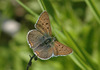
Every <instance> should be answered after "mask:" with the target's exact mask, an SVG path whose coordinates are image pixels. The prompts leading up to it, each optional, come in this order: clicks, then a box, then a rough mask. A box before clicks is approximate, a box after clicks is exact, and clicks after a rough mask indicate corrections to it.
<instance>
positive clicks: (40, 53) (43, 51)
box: [33, 44, 53, 60]
mask: <svg viewBox="0 0 100 70" xmlns="http://www.w3.org/2000/svg"><path fill="white" fill-rule="evenodd" d="M33 51H34V53H35V54H36V55H37V57H39V58H40V59H42V60H47V59H49V58H50V57H52V54H53V47H51V45H48V46H47V45H45V44H44V45H40V46H38V47H37V48H36V49H34V50H33Z"/></svg>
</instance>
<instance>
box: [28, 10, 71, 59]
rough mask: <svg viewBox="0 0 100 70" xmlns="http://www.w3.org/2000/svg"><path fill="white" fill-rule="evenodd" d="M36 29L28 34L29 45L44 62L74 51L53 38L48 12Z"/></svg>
mask: <svg viewBox="0 0 100 70" xmlns="http://www.w3.org/2000/svg"><path fill="white" fill-rule="evenodd" d="M35 28H36V29H33V30H30V31H29V32H28V35H27V37H28V39H27V41H28V43H29V46H30V48H32V49H33V52H34V53H35V54H36V56H37V57H38V58H40V59H42V60H47V59H49V58H51V57H53V56H62V55H68V54H70V53H72V49H71V48H69V47H67V46H65V45H63V44H61V43H60V42H58V41H55V38H54V37H52V36H51V35H52V32H51V27H50V21H49V16H48V13H47V12H46V11H44V12H43V13H42V14H41V15H40V17H39V19H38V21H37V23H36V24H35Z"/></svg>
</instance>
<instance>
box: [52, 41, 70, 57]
mask: <svg viewBox="0 0 100 70" xmlns="http://www.w3.org/2000/svg"><path fill="white" fill-rule="evenodd" d="M53 50H54V55H55V56H59V55H68V54H70V53H72V49H71V48H69V47H67V46H65V45H63V44H61V43H60V42H58V41H55V42H54V47H53Z"/></svg>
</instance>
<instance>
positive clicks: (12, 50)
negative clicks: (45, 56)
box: [0, 0, 100, 70]
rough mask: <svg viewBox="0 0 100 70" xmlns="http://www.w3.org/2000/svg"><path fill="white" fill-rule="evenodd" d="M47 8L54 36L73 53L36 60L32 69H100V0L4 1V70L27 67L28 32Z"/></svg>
mask: <svg viewBox="0 0 100 70" xmlns="http://www.w3.org/2000/svg"><path fill="white" fill-rule="evenodd" d="M44 10H46V11H47V12H48V14H49V17H50V22H51V27H52V32H53V36H55V37H56V39H57V40H58V41H60V42H61V43H63V44H65V45H67V46H69V47H71V48H72V49H73V53H72V54H70V55H68V56H59V57H53V58H51V59H49V60H46V61H44V60H40V59H38V60H37V61H34V60H33V61H32V62H33V63H32V66H31V67H30V70H100V0H21V1H19V0H0V70H26V67H27V63H28V61H29V59H30V57H29V55H33V51H32V49H31V48H29V45H28V44H27V38H26V36H27V32H28V31H29V30H31V29H34V24H35V23H36V21H37V19H38V17H39V15H40V13H41V12H43V11H44Z"/></svg>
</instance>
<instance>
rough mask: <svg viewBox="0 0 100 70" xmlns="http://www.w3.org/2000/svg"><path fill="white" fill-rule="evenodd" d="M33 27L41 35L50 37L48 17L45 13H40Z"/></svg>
mask: <svg viewBox="0 0 100 70" xmlns="http://www.w3.org/2000/svg"><path fill="white" fill-rule="evenodd" d="M35 27H36V29H38V30H39V31H40V32H41V33H43V34H49V35H51V26H50V20H49V15H48V13H47V12H46V11H44V12H43V13H41V15H40V17H39V19H38V21H37V23H36V24H35Z"/></svg>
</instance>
